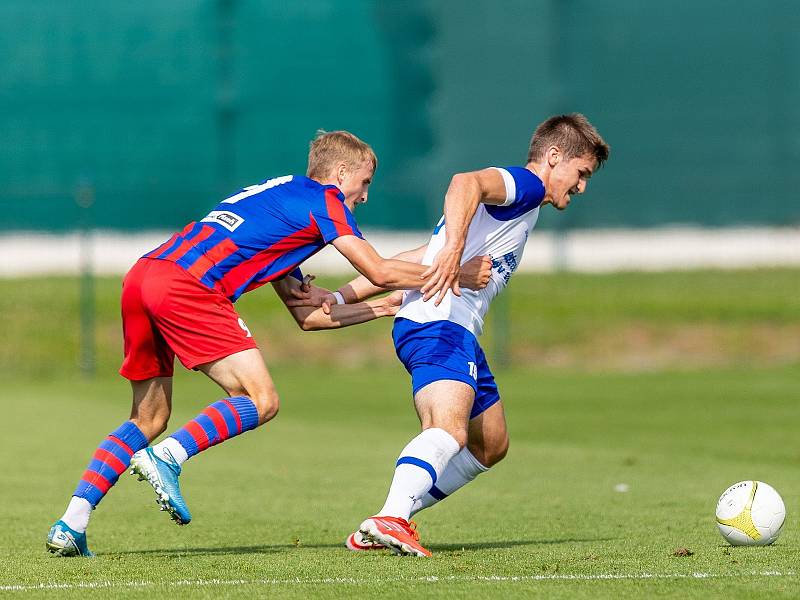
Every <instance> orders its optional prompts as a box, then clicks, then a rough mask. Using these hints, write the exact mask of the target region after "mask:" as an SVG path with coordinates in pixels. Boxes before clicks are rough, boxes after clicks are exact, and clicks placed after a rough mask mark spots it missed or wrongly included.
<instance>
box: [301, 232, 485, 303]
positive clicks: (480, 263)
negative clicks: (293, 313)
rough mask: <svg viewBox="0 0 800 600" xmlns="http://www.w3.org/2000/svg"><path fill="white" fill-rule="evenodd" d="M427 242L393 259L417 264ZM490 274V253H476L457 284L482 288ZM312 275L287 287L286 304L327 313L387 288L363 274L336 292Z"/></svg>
mask: <svg viewBox="0 0 800 600" xmlns="http://www.w3.org/2000/svg"><path fill="white" fill-rule="evenodd" d="M427 249H428V245H427V244H425V245H424V246H420V247H419V248H414V249H413V250H406V251H405V252H401V253H400V254H397V255H396V256H393V257H392V258H394V259H397V260H404V261H408V262H414V263H420V262H421V261H422V258H423V257H424V256H425V251H426V250H427ZM491 275H492V260H491V257H490V256H476V257H474V258H472V259H470V260H468V261H467V262H466V263H464V265H462V268H461V271H460V273H459V283H460V284H461V285H462V286H464V287H466V288H469V289H472V290H482V289H483V288H485V287H486V285H487V284H488V283H489V279H490V278H491ZM313 278H314V276H313V275H307V276H306V279H305V280H304V282H303V286H302V287H299V288H298V287H294V288H292V289H290V293H291V294H292V296H293V297H292V298H290V299H289V300H287V302H286V304H287V306H322V307H323V308H324V309H325V312H326V314H327V313H328V312H329V311H330V307H331V306H333V305H335V304H344V303H351V304H352V303H354V302H360V301H362V300H367V299H369V298H372V297H373V296H377V295H378V294H382V293H384V292H387V291H389V290H387V289H386V288H383V287H380V286H377V285H375V284H373V283H372V282H371V281H370V280H369V279H367V278H366V277H364V276H363V275H359V276H358V277H356V278H355V279H353V280H352V281H350V282H348V283H346V284H344V285H343V286H341V287H340V288H339V289H338V290H336V292H331V291H330V290H326V289H324V288H319V287H316V286H312V285H307V284H306V280H309V283H310V280H312V279H313Z"/></svg>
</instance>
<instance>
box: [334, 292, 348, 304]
mask: <svg viewBox="0 0 800 600" xmlns="http://www.w3.org/2000/svg"><path fill="white" fill-rule="evenodd" d="M331 296H333V299H334V300H335V301H336V304H347V300H345V298H344V294H342V292H340V291H339V290H336V291H335V292H331Z"/></svg>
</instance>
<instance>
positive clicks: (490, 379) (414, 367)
mask: <svg viewBox="0 0 800 600" xmlns="http://www.w3.org/2000/svg"><path fill="white" fill-rule="evenodd" d="M392 339H393V340H394V346H395V351H396V352H397V357H398V358H399V359H400V362H402V363H403V365H404V366H405V368H406V370H407V371H408V372H409V374H410V375H411V388H412V393H413V394H414V395H416V394H417V392H419V390H421V389H422V388H423V387H425V386H427V385H429V384H431V383H434V382H436V381H460V382H462V383H465V384H467V385H469V386H470V387H471V388H472V389H473V390H474V392H475V400H474V402H473V405H472V410H471V412H470V416H469V418H470V419H474V418H475V417H477V416H478V415H480V414H481V413H483V412H484V411H485V410H486V409H488V408H489V407H491V406H492V405H493V404H495V403H497V402H498V401H499V400H500V394H499V392H498V391H497V384H496V383H495V380H494V375H492V371H491V369H490V368H489V364H488V363H487V361H486V355H485V354H484V352H483V349H482V348H481V347H480V344H479V343H478V340H477V339H476V338H475V336H474V335H473V334H472V332H471V331H469V330H467V329H466V328H465V327H462V326H461V325H459V324H457V323H453V322H452V321H431V322H429V323H417V322H416V321H412V320H410V319H404V318H398V319H395V321H394V328H393V329H392Z"/></svg>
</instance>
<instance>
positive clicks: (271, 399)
mask: <svg viewBox="0 0 800 600" xmlns="http://www.w3.org/2000/svg"><path fill="white" fill-rule="evenodd" d="M241 395H243V396H247V397H248V398H250V401H251V402H252V403H253V404H254V405H255V407H256V411H258V424H259V425H263V424H264V423H266V422H267V421H271V420H272V419H274V418H275V416H276V415H277V414H278V409H279V408H280V398H279V397H278V393H277V392H276V391H275V390H274V389H265V390H258V391H256V392H255V393H250V394H248V393H244V394H241Z"/></svg>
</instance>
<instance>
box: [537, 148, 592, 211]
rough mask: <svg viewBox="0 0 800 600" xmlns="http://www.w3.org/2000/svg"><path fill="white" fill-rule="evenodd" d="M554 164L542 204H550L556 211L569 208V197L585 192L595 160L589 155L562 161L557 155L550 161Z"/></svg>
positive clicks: (561, 157)
mask: <svg viewBox="0 0 800 600" xmlns="http://www.w3.org/2000/svg"><path fill="white" fill-rule="evenodd" d="M551 160H552V162H554V163H555V164H554V165H553V166H552V170H551V171H550V179H549V180H548V182H547V193H546V194H545V199H544V203H550V204H552V205H553V206H555V207H556V208H557V209H558V210H564V209H565V208H567V206H569V202H570V196H574V195H575V194H582V193H583V192H585V191H586V186H587V185H588V184H589V178H590V177H591V176H592V173H594V170H595V168H597V160H596V159H595V157H594V156H592V155H591V154H584V155H583V156H578V157H575V158H570V159H564V158H563V155H558V156H557V157H556V158H554V159H551Z"/></svg>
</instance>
